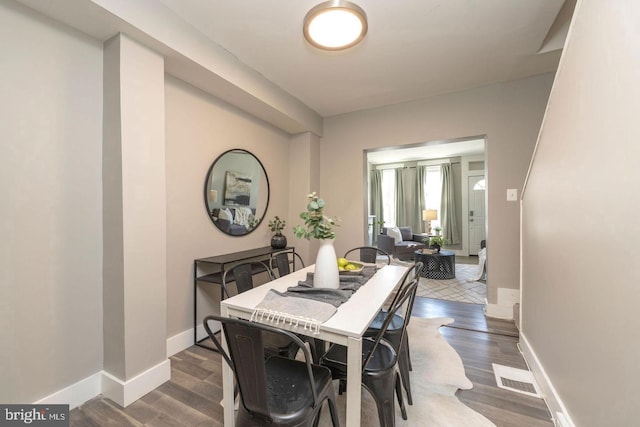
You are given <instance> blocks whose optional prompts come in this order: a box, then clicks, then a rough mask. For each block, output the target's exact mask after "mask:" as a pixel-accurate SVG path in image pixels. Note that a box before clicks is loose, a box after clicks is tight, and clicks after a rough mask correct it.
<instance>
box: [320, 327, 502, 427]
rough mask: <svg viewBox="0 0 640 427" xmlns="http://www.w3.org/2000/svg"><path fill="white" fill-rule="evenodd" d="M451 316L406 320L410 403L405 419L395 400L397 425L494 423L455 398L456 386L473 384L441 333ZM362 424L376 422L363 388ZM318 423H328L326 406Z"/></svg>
mask: <svg viewBox="0 0 640 427" xmlns="http://www.w3.org/2000/svg"><path fill="white" fill-rule="evenodd" d="M450 323H453V319H450V318H445V317H439V318H433V319H423V318H419V317H412V318H411V322H410V323H409V327H408V331H409V341H410V349H411V363H412V365H413V371H411V374H410V375H411V392H412V395H413V405H406V402H405V405H406V408H407V418H408V419H407V420H406V421H405V420H403V419H402V416H401V413H400V408H399V406H398V404H397V402H396V404H395V407H396V425H397V426H412V427H413V426H415V427H418V426H420V427H422V426H430V427H461V426H474V427H485V426H486V427H491V426H494V427H495V425H494V424H493V423H492V422H491V421H489V420H488V419H487V418H485V417H484V416H483V415H481V414H479V413H478V412H475V411H474V410H472V409H471V408H469V407H468V406H466V405H465V404H463V403H462V402H460V401H459V400H458V398H457V397H456V396H455V393H456V391H457V390H458V389H463V390H468V389H471V388H472V387H473V384H472V383H471V381H469V379H468V378H467V377H466V375H465V372H464V366H463V364H462V359H460V356H459V355H458V353H456V351H455V350H454V349H453V347H451V346H450V345H449V343H448V342H447V341H446V340H445V339H444V338H443V337H442V335H440V332H439V328H440V326H442V325H448V324H450ZM336 396H337V405H338V412H339V416H340V423H341V425H345V410H346V405H345V400H346V395H345V394H343V395H338V394H337V391H336ZM360 424H361V425H362V426H366V427H375V426H379V425H380V423H379V421H378V412H377V409H376V404H375V402H374V401H373V399H372V398H371V396H370V395H369V392H367V391H366V390H365V389H364V388H363V391H362V415H361V423H360ZM320 426H321V427H329V426H331V417H330V416H329V410H328V408H323V410H322V418H321V420H320Z"/></svg>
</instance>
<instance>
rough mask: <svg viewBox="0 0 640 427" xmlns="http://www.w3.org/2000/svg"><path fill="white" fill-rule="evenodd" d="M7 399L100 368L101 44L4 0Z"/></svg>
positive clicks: (1, 107) (0, 312)
mask: <svg viewBox="0 0 640 427" xmlns="http://www.w3.org/2000/svg"><path fill="white" fill-rule="evenodd" d="M0 52H2V56H3V59H2V67H1V68H0V76H1V77H0V93H2V100H1V102H0V117H1V119H0V159H2V166H1V167H0V199H1V200H2V202H1V203H2V207H1V209H0V384H1V385H0V402H3V403H12V402H21V403H25V402H31V401H36V400H39V399H41V398H44V397H46V396H48V395H49V394H51V393H53V392H55V391H58V390H60V389H62V388H63V387H66V386H68V385H70V384H72V383H75V382H77V381H79V380H81V379H84V378H86V377H88V376H89V375H93V374H95V373H96V372H99V371H100V370H101V369H102V164H101V162H102V45H101V43H98V42H96V41H95V40H93V39H90V38H87V37H85V36H83V35H82V34H79V33H77V32H75V31H73V30H70V29H69V28H68V27H66V26H62V25H59V24H57V23H55V22H53V21H51V20H49V19H46V18H43V17H41V16H40V15H38V14H35V13H32V12H31V11H30V10H29V9H26V8H23V7H21V6H17V5H15V4H14V3H13V2H0Z"/></svg>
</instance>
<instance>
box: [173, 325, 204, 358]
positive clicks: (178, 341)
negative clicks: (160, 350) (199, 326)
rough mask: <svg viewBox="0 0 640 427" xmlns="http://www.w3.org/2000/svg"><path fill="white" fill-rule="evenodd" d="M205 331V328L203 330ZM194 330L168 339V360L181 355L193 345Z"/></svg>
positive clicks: (188, 330)
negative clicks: (177, 354)
mask: <svg viewBox="0 0 640 427" xmlns="http://www.w3.org/2000/svg"><path fill="white" fill-rule="evenodd" d="M203 330H204V328H203ZM193 344H194V343H193V329H187V330H186V331H184V332H180V333H179V334H177V335H174V336H172V337H169V338H167V358H169V357H171V356H173V355H174V354H176V353H180V352H181V351H182V350H185V349H187V348H189V347H191V346H192V345H193Z"/></svg>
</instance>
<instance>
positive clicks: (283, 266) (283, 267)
mask: <svg viewBox="0 0 640 427" xmlns="http://www.w3.org/2000/svg"><path fill="white" fill-rule="evenodd" d="M274 263H275V267H276V268H277V269H278V277H282V276H286V275H287V274H290V273H291V271H292V270H291V265H293V266H294V267H297V266H298V264H299V266H300V267H299V268H303V267H304V261H303V260H302V257H301V256H300V254H298V253H297V252H294V251H282V252H278V253H277V254H274V255H273V256H272V257H271V260H270V265H269V267H270V268H271V271H274ZM294 270H295V268H294Z"/></svg>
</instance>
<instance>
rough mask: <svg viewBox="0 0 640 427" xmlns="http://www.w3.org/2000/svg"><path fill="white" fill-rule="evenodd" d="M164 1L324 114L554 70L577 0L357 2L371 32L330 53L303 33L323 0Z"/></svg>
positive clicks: (401, 100)
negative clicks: (304, 23)
mask: <svg viewBox="0 0 640 427" xmlns="http://www.w3.org/2000/svg"><path fill="white" fill-rule="evenodd" d="M158 1H160V2H162V3H163V4H165V5H166V6H167V7H168V8H169V9H171V10H173V12H175V13H176V14H177V15H179V16H180V17H181V18H182V19H184V20H185V21H187V22H188V23H189V24H190V25H192V26H193V27H194V28H195V29H197V30H199V31H200V32H202V33H204V34H205V35H206V36H207V37H208V38H209V39H211V40H212V41H213V42H214V43H216V44H217V45H219V46H220V47H222V48H223V49H225V50H226V51H228V52H229V53H230V54H232V55H233V56H235V57H236V58H237V59H238V60H239V61H240V62H242V63H244V64H246V65H247V66H249V67H251V68H252V69H254V70H256V71H257V72H258V73H260V74H261V75H262V76H264V77H265V78H266V79H268V80H270V81H271V82H273V83H274V84H276V85H277V86H279V87H280V88H281V89H283V90H284V91H286V92H287V93H289V94H290V95H292V96H294V97H295V98H297V99H299V100H300V101H302V102H303V103H304V104H306V105H307V106H308V107H310V108H311V109H312V110H314V111H316V112H317V113H318V114H319V115H321V116H322V117H329V116H333V115H337V114H343V113H348V112H352V111H358V110H363V109H368V108H375V107H380V106H384V105H390V104H397V103H400V102H405V101H410V100H415V99H420V98H425V97H429V96H433V95H437V94H442V93H448V92H455V91H460V90H465V89H469V88H473V87H479V86H483V85H487V84H491V83H496V82H503V81H509V80H516V79H520V78H524V77H528V76H532V75H535V74H540V73H546V72H553V71H555V69H556V67H557V64H558V61H559V58H560V49H561V48H562V46H563V44H564V38H565V36H566V31H567V28H568V23H569V21H570V17H571V11H572V10H573V6H574V4H575V0H567V2H566V3H567V4H566V5H565V6H564V7H563V5H564V4H565V1H564V0H396V1H391V0H368V1H364V0H355V3H357V4H358V5H359V6H361V7H362V8H363V9H364V10H365V11H366V13H367V16H368V21H369V32H368V34H367V36H366V37H365V39H364V40H363V42H362V43H361V44H360V45H358V46H355V47H353V48H351V49H348V50H345V51H341V52H323V51H319V50H317V49H315V48H313V47H312V46H311V45H309V44H308V43H307V42H305V41H304V38H303V35H302V21H303V18H304V16H305V14H306V13H307V12H308V11H309V9H311V8H312V7H313V6H315V5H316V4H318V3H320V1H319V0H295V1H293V0H269V1H259V0H233V1H212V0H158ZM556 18H557V19H556ZM554 22H555V23H554Z"/></svg>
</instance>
